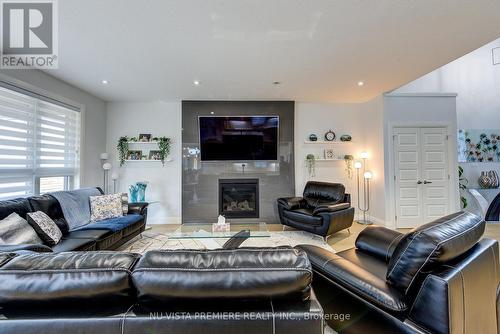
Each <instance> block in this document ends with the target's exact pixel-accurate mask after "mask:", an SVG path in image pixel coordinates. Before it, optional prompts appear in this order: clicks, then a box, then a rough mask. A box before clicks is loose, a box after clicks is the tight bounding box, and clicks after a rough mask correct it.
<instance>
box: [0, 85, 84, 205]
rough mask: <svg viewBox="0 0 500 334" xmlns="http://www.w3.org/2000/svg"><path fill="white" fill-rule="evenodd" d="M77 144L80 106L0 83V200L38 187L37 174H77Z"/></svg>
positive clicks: (35, 192) (49, 175)
mask: <svg viewBox="0 0 500 334" xmlns="http://www.w3.org/2000/svg"><path fill="white" fill-rule="evenodd" d="M79 146H80V113H79V112H77V111H75V110H72V109H70V108H66V107H64V106H60V105H57V104H54V103H50V102H48V101H44V100H42V99H39V98H36V97H34V96H32V95H27V94H23V93H20V92H16V91H14V90H10V89H8V88H4V87H0V200H1V199H7V198H13V197H22V196H27V195H32V194H37V193H39V189H40V178H45V177H56V176H59V177H61V176H62V177H69V178H74V177H75V176H77V175H78V173H79ZM67 184H69V183H67Z"/></svg>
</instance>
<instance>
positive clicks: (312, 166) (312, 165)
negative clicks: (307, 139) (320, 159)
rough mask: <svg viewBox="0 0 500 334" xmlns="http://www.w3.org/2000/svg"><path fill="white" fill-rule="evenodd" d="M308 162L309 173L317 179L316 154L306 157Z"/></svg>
mask: <svg viewBox="0 0 500 334" xmlns="http://www.w3.org/2000/svg"><path fill="white" fill-rule="evenodd" d="M306 162H307V172H308V173H309V176H310V177H315V176H316V157H315V156H314V154H308V155H307V156H306Z"/></svg>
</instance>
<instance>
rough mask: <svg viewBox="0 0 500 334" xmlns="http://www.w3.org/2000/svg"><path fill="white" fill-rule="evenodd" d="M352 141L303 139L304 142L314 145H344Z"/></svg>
mask: <svg viewBox="0 0 500 334" xmlns="http://www.w3.org/2000/svg"><path fill="white" fill-rule="evenodd" d="M352 143H353V142H352V141H327V140H317V141H311V140H304V144H314V145H346V144H352Z"/></svg>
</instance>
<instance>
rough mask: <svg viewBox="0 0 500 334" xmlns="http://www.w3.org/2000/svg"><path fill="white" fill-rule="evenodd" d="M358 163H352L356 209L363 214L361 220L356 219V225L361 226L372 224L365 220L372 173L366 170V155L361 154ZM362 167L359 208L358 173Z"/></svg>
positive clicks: (368, 206) (368, 207) (368, 205)
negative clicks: (355, 184)
mask: <svg viewBox="0 0 500 334" xmlns="http://www.w3.org/2000/svg"><path fill="white" fill-rule="evenodd" d="M361 159H363V163H361V162H360V161H356V162H355V163H354V168H355V169H356V182H357V186H358V209H359V210H360V211H361V212H363V219H358V221H357V222H358V223H359V224H362V225H371V224H373V223H372V222H371V221H370V220H368V219H367V218H366V214H367V212H368V211H369V210H370V180H371V179H372V177H373V174H372V172H370V171H367V170H366V159H368V153H366V152H362V153H361ZM362 167H363V206H361V190H360V180H359V179H360V175H359V174H360V173H361V168H362Z"/></svg>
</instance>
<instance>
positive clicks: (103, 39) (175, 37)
mask: <svg viewBox="0 0 500 334" xmlns="http://www.w3.org/2000/svg"><path fill="white" fill-rule="evenodd" d="M59 22H60V24H59V69H58V70H51V71H48V72H49V73H50V74H52V75H53V76H55V77H57V78H60V79H62V80H64V81H67V82H69V83H71V84H74V85H75V86H77V87H80V88H82V89H84V90H87V91H89V92H91V93H92V94H94V95H96V96H99V97H101V98H103V99H104V100H107V101H156V100H166V101H168V100H181V99H235V100H236V99H242V100H247V99H258V100H264V99H290V100H297V101H318V102H320V101H337V102H356V101H364V100H367V99H369V98H371V97H374V96H376V95H378V94H380V93H383V92H386V91H389V90H392V89H394V88H396V87H399V86H401V85H403V84H405V83H407V82H409V81H412V80H414V79H416V78H417V77H419V76H421V75H423V74H425V73H428V72H430V71H432V70H434V69H436V68H438V67H440V66H441V65H444V64H446V63H448V62H450V61H451V60H454V59H456V58H458V57H460V56H462V55H464V54H466V53H468V52H470V51H472V50H474V49H476V48H478V47H480V46H482V45H484V44H486V43H488V42H490V41H492V40H494V39H496V38H498V37H500V1H498V0H474V1H470V0H323V1H319V0H219V1H217V0H170V1H167V0H148V1H138V0H63V1H59ZM103 79H107V80H109V82H110V83H109V85H107V86H103V85H101V83H100V82H101V80H103ZM193 80H200V82H201V85H200V86H198V87H195V86H194V85H193ZM360 80H362V81H364V82H365V85H364V86H363V87H358V85H357V82H358V81H360ZM273 81H280V82H281V85H279V86H275V85H273V84H272V82H273Z"/></svg>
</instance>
